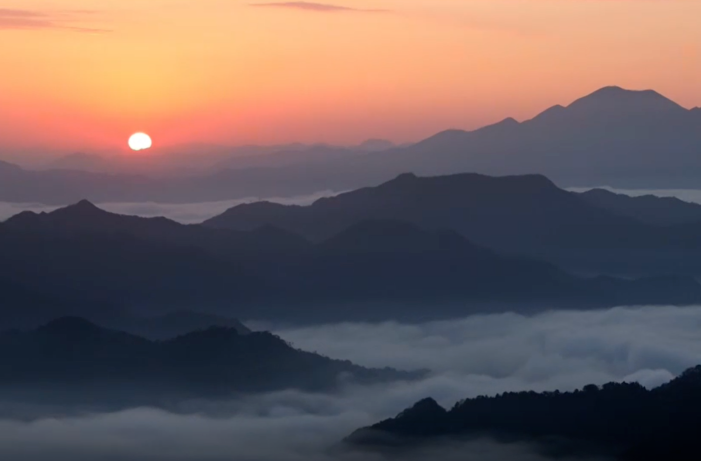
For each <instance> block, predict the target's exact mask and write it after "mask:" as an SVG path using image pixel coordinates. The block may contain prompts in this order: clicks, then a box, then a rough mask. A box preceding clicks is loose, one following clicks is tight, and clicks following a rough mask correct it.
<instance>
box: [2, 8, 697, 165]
mask: <svg viewBox="0 0 701 461" xmlns="http://www.w3.org/2000/svg"><path fill="white" fill-rule="evenodd" d="M260 3H265V2H257V1H255V0H251V1H250V2H248V1H240V0H0V154H2V153H7V152H11V153H17V152H37V151H41V150H46V151H49V150H50V151H55V150H63V151H73V150H106V149H112V148H115V147H120V148H121V147H123V146H125V143H126V140H127V138H128V136H129V135H130V134H131V133H133V132H135V131H146V132H148V133H149V134H151V135H152V136H153V138H154V141H155V143H156V144H157V145H170V144H179V143H189V142H207V143H219V144H240V143H260V144H272V143H281V142H289V141H304V142H313V141H319V142H330V143H355V142H359V141H362V140H363V139H366V138H371V137H381V138H388V139H391V140H394V141H400V142H403V141H413V140H418V139H420V138H422V137H425V136H428V135H431V134H433V133H435V132H437V131H440V130H443V129H446V128H453V127H455V128H475V127H478V126H481V125H484V124H487V123H491V122H495V121H498V120H500V119H503V118H505V117H507V116H513V117H515V118H517V119H524V118H529V117H531V116H533V115H534V114H536V113H537V112H539V111H541V110H543V109H545V108H546V107H548V106H551V105H553V104H558V103H561V104H567V103H569V102H571V101H572V100H573V99H575V98H577V97H579V96H582V95H584V94H586V93H589V92H591V91H593V90H595V89H597V88H599V87H602V86H606V85H619V86H623V87H627V88H632V89H645V88H653V89H656V90H658V91H660V92H661V93H663V94H665V95H666V96H668V97H670V98H672V99H674V100H676V101H677V102H679V103H680V104H682V105H684V106H686V107H693V106H701V84H700V83H701V27H700V26H699V21H700V19H699V18H701V0H699V1H697V0H329V1H323V2H320V3H303V2H290V3H275V4H271V5H268V6H256V4H260ZM26 155H29V154H26Z"/></svg>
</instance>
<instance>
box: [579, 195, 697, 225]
mask: <svg viewBox="0 0 701 461" xmlns="http://www.w3.org/2000/svg"><path fill="white" fill-rule="evenodd" d="M579 197H581V198H582V199H584V201H586V202H587V203H589V204H591V205H594V206H596V207H598V208H602V209H605V210H607V211H610V212H611V213H614V214H616V215H619V216H627V217H630V218H635V219H637V220H639V221H642V222H644V223H647V224H652V225H657V226H675V225H681V224H691V223H701V205H700V204H698V203H690V202H684V201H682V200H680V199H678V198H675V197H657V196H655V195H642V196H638V197H631V196H628V195H624V194H617V193H614V192H611V191H608V190H606V189H592V190H590V191H587V192H582V193H580V194H579Z"/></svg>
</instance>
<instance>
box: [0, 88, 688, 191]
mask: <svg viewBox="0 0 701 461" xmlns="http://www.w3.org/2000/svg"><path fill="white" fill-rule="evenodd" d="M699 113H700V112H699V110H698V109H692V110H687V109H686V108H683V107H681V106H680V105H678V104H676V103H675V102H673V101H671V100H669V99H667V98H665V97H664V96H662V95H660V94H659V93H656V92H654V91H629V90H625V89H622V88H618V87H607V88H602V89H601V90H598V91H596V92H594V93H592V94H590V95H588V96H585V97H583V98H581V99H579V100H577V101H575V102H574V103H572V104H570V105H569V106H567V107H563V106H554V107H552V108H550V109H547V110H545V111H544V112H542V113H541V114H539V115H538V116H536V117H534V118H533V119H531V120H527V121H524V122H521V123H519V122H517V121H516V120H514V119H511V118H509V119H506V120H504V121H502V122H500V123H497V124H495V125H491V126H487V127H484V128H481V129H478V130H474V131H460V130H449V131H445V132H442V133H438V134H436V135H435V136H432V137H430V138H428V139H426V140H424V141H421V142H419V143H417V144H414V145H410V146H404V147H396V148H391V149H390V148H389V147H390V146H389V144H387V143H384V142H380V143H378V142H371V143H369V144H364V145H362V146H359V147H356V148H352V149H343V148H335V147H328V146H299V145H292V146H287V147H285V146H279V147H277V148H254V147H251V148H249V149H246V148H241V149H239V154H237V155H230V156H229V157H228V158H227V156H226V152H227V149H226V148H223V153H219V154H217V155H222V157H219V158H221V160H220V163H219V166H215V167H214V170H213V171H212V170H206V171H207V172H206V173H204V172H202V171H200V173H199V174H197V175H193V172H192V168H193V166H192V165H189V166H188V167H186V168H185V170H186V171H184V172H181V173H180V174H178V168H182V167H179V166H177V165H182V162H181V160H182V157H183V155H182V152H181V151H179V150H178V151H174V152H172V153H171V154H169V155H172V158H173V163H174V164H176V167H174V169H175V172H171V173H169V175H168V177H163V175H162V174H161V175H159V177H146V176H140V175H136V174H116V173H114V174H105V173H94V172H86V171H72V170H48V171H26V170H22V169H19V168H17V167H14V166H12V165H9V164H6V163H3V164H0V200H1V201H7V202H41V203H48V204H65V203H71V202H75V201H78V200H80V199H82V198H87V199H90V200H92V201H97V202H105V201H111V202H114V201H120V202H125V201H126V202H136V201H158V202H167V203H192V202H203V201H214V200H227V199H233V198H241V197H280V196H293V195H307V194H311V193H314V192H318V191H323V190H333V191H344V190H350V189H355V188H358V187H364V186H368V185H371V184H377V183H379V182H382V181H387V180H389V179H391V178H392V177H394V176H397V175H398V174H401V173H405V172H413V173H415V174H420V175H437V174H453V173H462V172H477V173H482V174H496V175H504V174H530V173H541V174H546V175H548V176H549V177H551V178H552V179H554V180H555V181H557V182H558V184H561V185H566V186H601V185H609V186H615V187H634V188H680V187H696V186H697V185H698V182H699V178H701V157H699V155H698V153H699V152H701V116H700V115H699ZM276 149H278V150H276ZM280 149H281V150H280ZM183 150H185V151H191V152H190V154H188V155H189V157H190V158H198V157H197V155H193V154H196V153H197V152H202V153H206V152H209V150H211V146H210V147H209V148H208V147H206V146H189V147H185V148H183ZM215 150H216V151H217V152H220V151H221V150H222V148H218V149H215ZM375 151H377V152H375ZM243 152H250V154H249V155H245V154H242V153H243ZM368 152H369V153H368ZM188 155H185V156H186V157H187V156H188ZM166 158H167V157H166ZM76 162H77V164H78V166H80V165H83V164H85V165H86V166H85V169H88V170H90V169H92V170H95V169H96V168H99V167H100V166H99V163H100V162H99V161H97V162H96V160H95V158H94V157H91V156H86V155H79V156H77V157H76V156H73V157H71V158H69V159H67V160H66V161H64V162H63V163H60V164H59V166H64V167H65V166H69V167H70V166H73V167H75V165H76ZM96 163H98V165H97V166H96ZM232 168H233V169H232ZM195 169H196V168H195ZM172 176H174V177H172Z"/></svg>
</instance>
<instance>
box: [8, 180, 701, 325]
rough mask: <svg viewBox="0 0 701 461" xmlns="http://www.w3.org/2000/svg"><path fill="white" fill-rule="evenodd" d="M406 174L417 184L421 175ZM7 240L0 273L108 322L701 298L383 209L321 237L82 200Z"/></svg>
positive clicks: (671, 281) (14, 230)
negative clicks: (567, 264)
mask: <svg viewBox="0 0 701 461" xmlns="http://www.w3.org/2000/svg"><path fill="white" fill-rule="evenodd" d="M458 179H459V178H458ZM398 181H399V182H402V183H405V185H406V186H409V187H410V189H411V188H412V184H413V183H414V182H415V181H417V179H416V178H410V177H404V178H400V179H399V180H398ZM526 182H528V180H526ZM535 182H536V184H538V183H544V184H545V183H547V180H544V179H538V178H536V181H535ZM429 183H430V181H429ZM420 189H421V188H420ZM428 190H430V188H429V189H428ZM556 190H557V189H556ZM362 194H365V195H367V194H371V195H372V190H368V191H361V195H362ZM563 194H564V197H565V198H567V199H569V200H578V199H577V198H576V196H574V195H572V194H569V193H566V192H563ZM342 200H346V198H343V199H342ZM327 203H330V202H327ZM363 203H365V202H363ZM426 205H430V204H429V203H428V202H427V203H426ZM454 206H455V207H457V206H458V205H457V204H456V205H454ZM302 209H303V208H302ZM369 209H373V208H372V207H371V208H369ZM375 209H376V210H379V209H380V208H375ZM392 209H400V208H392ZM303 210H304V209H303ZM455 210H459V208H455ZM438 211H440V210H438ZM498 212H499V211H498V209H495V213H498ZM433 216H439V215H438V214H436V215H433ZM334 219H337V220H338V222H342V220H341V219H340V215H339V216H336V217H335V218H334ZM323 222H324V221H322V220H320V221H319V222H318V223H323ZM440 222H441V221H440V220H437V221H436V224H439V223H440ZM632 222H634V223H635V222H636V221H632ZM524 229H525V227H524ZM300 241H301V243H300ZM290 242H291V244H290ZM0 245H2V247H3V248H4V252H3V264H2V265H0V277H4V278H5V279H7V280H10V281H13V282H14V283H18V284H21V285H23V286H25V287H27V288H29V289H36V290H38V291H40V292H42V293H46V294H47V295H49V296H51V297H55V298H60V299H86V300H87V301H85V302H82V303H81V304H82V305H92V306H93V310H92V311H91V315H89V316H88V317H89V318H90V319H95V320H99V321H103V319H105V318H106V317H105V316H100V309H101V306H102V305H103V304H110V305H111V304H114V305H117V306H119V307H120V308H122V309H124V310H125V311H127V312H128V311H133V312H139V313H140V314H141V315H142V316H144V315H150V314H156V313H163V312H171V311H173V310H180V309H186V310H192V309H193V308H194V309H196V310H202V311H206V312H218V313H225V314H226V315H232V316H235V317H237V318H244V319H250V318H255V319H271V320H287V321H333V320H387V319H390V318H394V319H397V318H401V319H407V320H417V319H427V318H440V317H449V316H456V315H465V314H467V313H470V312H475V311H484V310H488V309H492V310H494V309H509V310H513V309H519V310H522V311H530V310H533V309H544V308H549V307H561V308H562V307H582V308H586V307H604V306H611V305H618V304H639V303H645V304H658V303H663V304H689V303H694V302H698V301H701V287H700V286H699V285H698V284H697V283H696V282H695V281H694V280H693V279H691V278H683V277H666V278H661V277H658V278H648V279H643V280H632V281H631V280H619V279H614V278H607V277H598V278H592V279H587V278H578V277H574V276H571V275H569V274H567V273H565V272H563V271H561V270H559V269H558V268H556V267H555V266H553V265H551V264H549V263H544V262H539V261H535V260H532V259H529V258H525V257H513V256H504V255H501V254H497V253H495V252H493V251H491V250H487V249H485V248H482V247H480V246H477V245H475V244H472V243H471V242H470V241H468V240H467V239H465V237H463V236H462V235H460V234H458V233H457V232H455V231H445V230H440V229H437V230H423V229H421V228H419V227H418V226H417V225H415V224H411V223H407V222H402V221H397V220H386V219H385V220H382V219H378V220H361V221H359V222H358V223H357V224H353V225H351V226H350V227H348V228H347V229H345V230H343V231H341V232H339V233H337V234H336V235H334V236H333V237H332V238H329V239H326V240H324V241H322V242H320V243H317V244H315V245H313V244H309V243H306V242H304V241H303V240H301V239H300V238H298V237H295V236H290V234H289V232H288V231H280V230H278V229H277V228H275V227H270V226H267V227H266V226H263V227H262V228H259V229H257V230H255V231H253V232H246V231H229V230H221V229H211V228H206V227H203V226H185V225H181V224H178V223H175V222H173V221H168V220H165V219H162V218H156V219H143V218H134V217H130V216H120V215H115V214H111V213H107V212H104V211H102V210H100V209H98V208H96V207H95V206H94V205H92V204H90V203H89V202H85V201H84V202H80V203H79V204H77V205H73V206H71V207H67V208H64V209H60V210H56V211H54V212H52V213H45V214H34V213H22V214H20V215H18V216H16V217H14V218H12V219H10V220H8V221H7V222H6V223H5V224H2V225H0ZM427 303H430V304H431V305H432V306H433V307H432V309H430V310H427V309H425V305H426V304H427ZM378 304H381V305H382V309H378V307H377V306H378ZM61 313H62V312H61V311H57V312H56V314H61ZM108 320H109V319H108ZM117 320H118V319H117ZM115 321H116V320H115ZM106 324H108V325H113V324H115V323H106ZM116 325H118V324H116ZM130 331H131V330H130Z"/></svg>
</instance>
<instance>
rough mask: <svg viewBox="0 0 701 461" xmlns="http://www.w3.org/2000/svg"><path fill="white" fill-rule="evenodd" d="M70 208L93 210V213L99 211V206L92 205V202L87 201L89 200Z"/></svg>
mask: <svg viewBox="0 0 701 461" xmlns="http://www.w3.org/2000/svg"><path fill="white" fill-rule="evenodd" d="M68 208H73V209H76V210H91V211H94V210H99V208H98V207H97V206H95V204H94V203H92V202H91V201H90V200H87V199H83V200H81V201H80V202H78V203H75V204H73V205H70V206H69V207H68Z"/></svg>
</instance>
